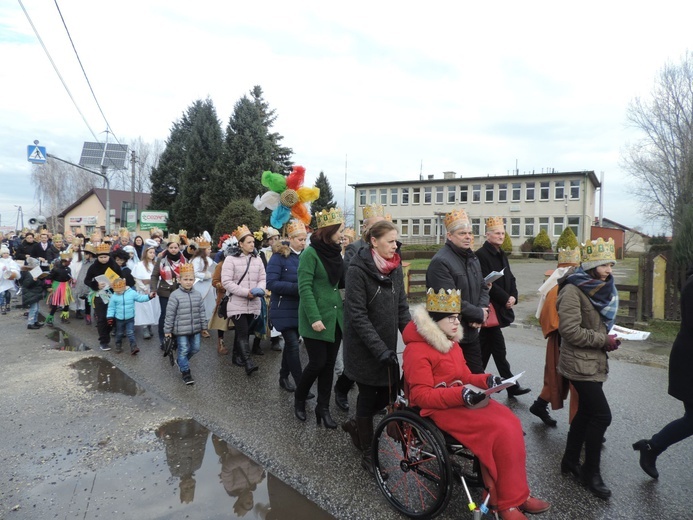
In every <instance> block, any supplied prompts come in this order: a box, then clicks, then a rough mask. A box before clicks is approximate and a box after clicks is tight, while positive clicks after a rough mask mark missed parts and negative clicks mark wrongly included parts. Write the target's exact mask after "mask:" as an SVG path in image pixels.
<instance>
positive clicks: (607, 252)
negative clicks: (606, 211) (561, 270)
mask: <svg viewBox="0 0 693 520" xmlns="http://www.w3.org/2000/svg"><path fill="white" fill-rule="evenodd" d="M615 263H616V246H615V244H614V239H613V238H610V239H609V240H608V241H607V242H604V239H603V238H601V237H600V238H598V239H597V240H594V241H592V240H588V241H587V243H586V244H583V246H582V268H583V269H584V270H585V271H589V270H590V269H594V268H595V267H598V266H600V265H604V264H615Z"/></svg>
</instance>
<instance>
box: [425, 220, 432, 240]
mask: <svg viewBox="0 0 693 520" xmlns="http://www.w3.org/2000/svg"><path fill="white" fill-rule="evenodd" d="M423 236H425V237H431V236H433V233H432V229H431V219H430V218H425V219H423Z"/></svg>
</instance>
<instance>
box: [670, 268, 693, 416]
mask: <svg viewBox="0 0 693 520" xmlns="http://www.w3.org/2000/svg"><path fill="white" fill-rule="evenodd" d="M692 374H693V275H690V272H689V276H688V281H687V282H686V284H685V285H684V286H683V290H682V291H681V329H680V330H679V333H678V335H677V336H676V340H675V341H674V345H673V347H672V348H671V356H670V358H669V395H671V396H672V397H675V398H676V399H679V400H680V401H683V402H685V403H693V375H692Z"/></svg>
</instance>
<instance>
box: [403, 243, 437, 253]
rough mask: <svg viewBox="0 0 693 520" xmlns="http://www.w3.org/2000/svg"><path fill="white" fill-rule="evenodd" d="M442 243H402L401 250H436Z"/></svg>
mask: <svg viewBox="0 0 693 520" xmlns="http://www.w3.org/2000/svg"><path fill="white" fill-rule="evenodd" d="M443 245H444V244H402V251H433V252H438V251H440V248H441V247H443Z"/></svg>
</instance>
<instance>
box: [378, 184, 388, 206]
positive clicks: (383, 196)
mask: <svg viewBox="0 0 693 520" xmlns="http://www.w3.org/2000/svg"><path fill="white" fill-rule="evenodd" d="M380 204H381V205H383V206H387V188H383V189H381V190H380Z"/></svg>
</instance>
